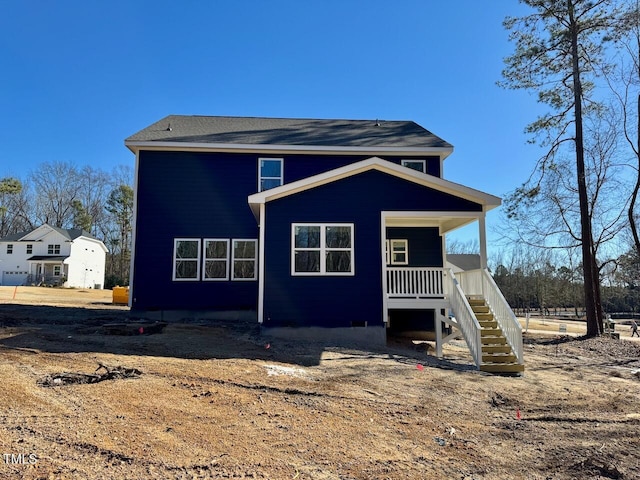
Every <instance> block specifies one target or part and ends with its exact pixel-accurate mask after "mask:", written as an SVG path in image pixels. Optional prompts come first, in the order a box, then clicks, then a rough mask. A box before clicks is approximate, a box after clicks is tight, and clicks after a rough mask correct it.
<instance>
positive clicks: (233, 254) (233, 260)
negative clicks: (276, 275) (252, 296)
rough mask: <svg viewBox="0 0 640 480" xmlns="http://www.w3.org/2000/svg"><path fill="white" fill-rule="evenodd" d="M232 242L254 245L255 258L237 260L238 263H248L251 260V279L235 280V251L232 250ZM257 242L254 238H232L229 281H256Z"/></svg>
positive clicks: (232, 243)
mask: <svg viewBox="0 0 640 480" xmlns="http://www.w3.org/2000/svg"><path fill="white" fill-rule="evenodd" d="M234 242H253V243H254V244H255V248H254V252H255V256H254V257H253V258H238V259H237V260H239V261H244V262H246V261H249V260H253V277H251V278H236V276H235V268H233V267H234V265H235V262H236V251H235V250H236V249H235V248H234ZM257 255H258V240H257V239H255V238H233V239H231V280H233V281H236V282H244V281H248V282H253V281H255V280H256V278H257V275H258V257H257Z"/></svg>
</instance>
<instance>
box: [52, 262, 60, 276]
mask: <svg viewBox="0 0 640 480" xmlns="http://www.w3.org/2000/svg"><path fill="white" fill-rule="evenodd" d="M53 276H54V277H59V276H60V265H54V266H53Z"/></svg>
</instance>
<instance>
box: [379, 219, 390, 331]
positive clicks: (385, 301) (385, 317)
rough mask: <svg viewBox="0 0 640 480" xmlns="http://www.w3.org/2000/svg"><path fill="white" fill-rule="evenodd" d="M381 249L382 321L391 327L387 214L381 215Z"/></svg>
mask: <svg viewBox="0 0 640 480" xmlns="http://www.w3.org/2000/svg"><path fill="white" fill-rule="evenodd" d="M380 239H381V243H380V249H381V256H382V258H381V268H382V321H383V322H384V326H385V327H388V326H389V296H388V295H387V292H388V291H389V287H388V285H387V260H386V254H385V245H386V242H387V215H386V214H385V212H381V214H380Z"/></svg>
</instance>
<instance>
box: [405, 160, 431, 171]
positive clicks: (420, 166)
mask: <svg viewBox="0 0 640 480" xmlns="http://www.w3.org/2000/svg"><path fill="white" fill-rule="evenodd" d="M402 166H403V167H407V168H411V169H412V170H417V171H419V172H422V173H426V171H427V162H426V160H402Z"/></svg>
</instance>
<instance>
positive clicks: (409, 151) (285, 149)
mask: <svg viewBox="0 0 640 480" xmlns="http://www.w3.org/2000/svg"><path fill="white" fill-rule="evenodd" d="M124 144H125V146H126V147H127V148H128V149H129V150H131V151H132V152H133V153H137V152H139V151H140V150H161V151H175V152H179V151H196V152H237V153H251V152H258V153H260V152H265V153H266V152H268V153H273V154H276V153H280V154H287V153H315V154H325V155H335V154H336V153H343V154H347V155H355V154H361V155H379V154H381V153H393V154H395V155H405V154H406V155H425V156H426V155H429V156H431V155H434V156H440V158H441V159H443V160H444V159H445V158H446V157H448V156H449V155H451V153H452V152H453V147H341V146H331V145H329V146H323V145H252V144H234V143H185V142H124Z"/></svg>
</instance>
